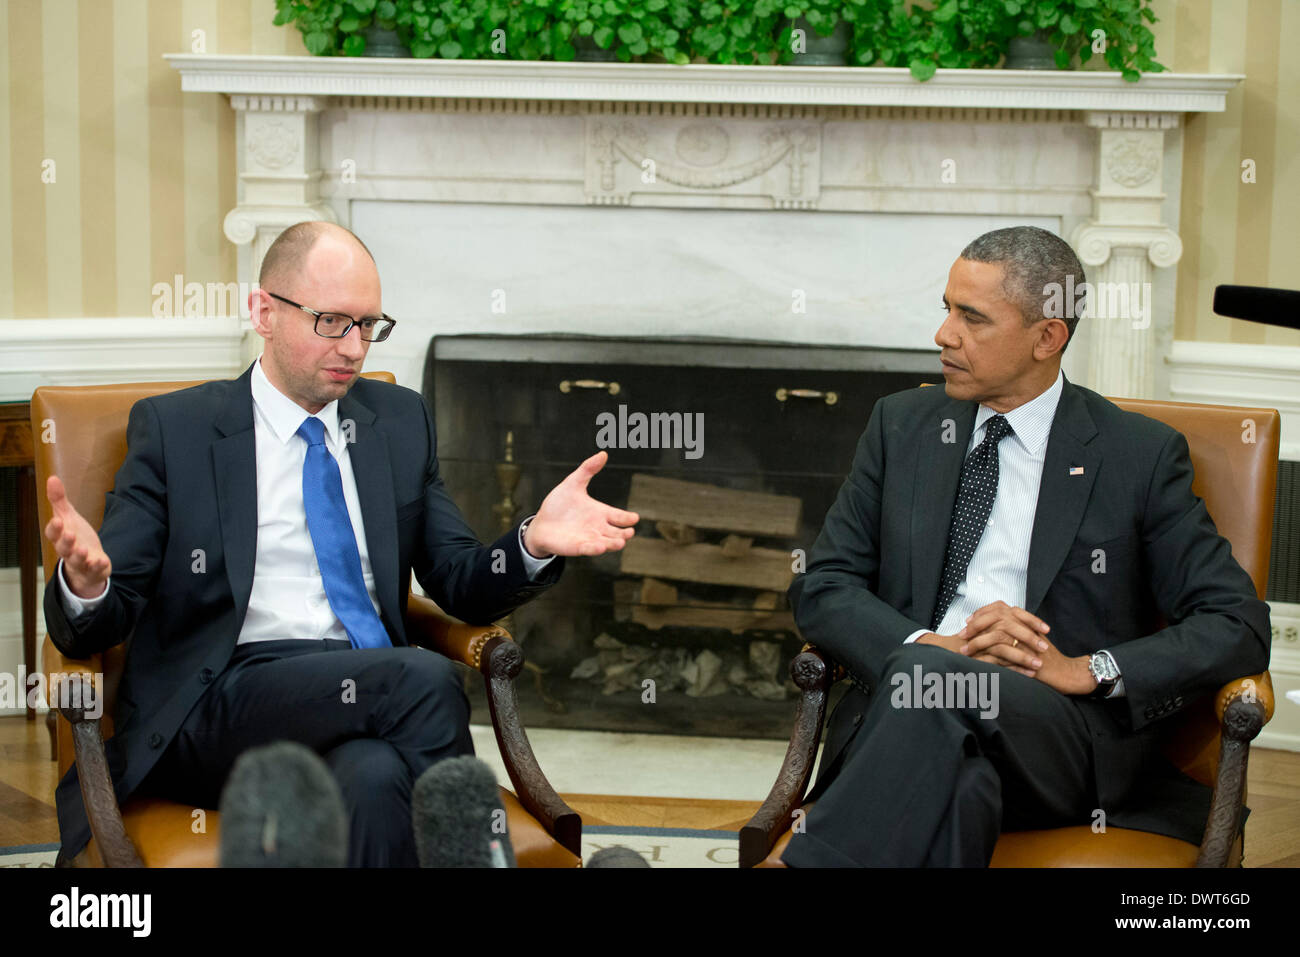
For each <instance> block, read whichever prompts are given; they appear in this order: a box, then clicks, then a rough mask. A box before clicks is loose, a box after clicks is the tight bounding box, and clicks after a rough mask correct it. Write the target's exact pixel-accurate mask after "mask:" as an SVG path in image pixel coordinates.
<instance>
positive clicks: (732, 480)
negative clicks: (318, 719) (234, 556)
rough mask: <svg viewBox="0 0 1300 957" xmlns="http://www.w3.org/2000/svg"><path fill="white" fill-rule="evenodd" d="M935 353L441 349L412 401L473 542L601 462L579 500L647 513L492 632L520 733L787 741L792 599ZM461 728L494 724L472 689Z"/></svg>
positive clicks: (539, 346)
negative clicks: (842, 493)
mask: <svg viewBox="0 0 1300 957" xmlns="http://www.w3.org/2000/svg"><path fill="white" fill-rule="evenodd" d="M936 366H937V362H936V361H935V359H934V356H933V355H931V354H928V353H921V352H911V351H889V350H867V349H829V348H825V347H799V346H792V345H770V344H752V343H735V342H725V343H724V342H717V341H704V340H701V341H689V342H683V341H663V340H644V339H641V340H624V339H595V338H557V337H527V338H509V337H493V336H453V337H443V338H438V339H435V340H434V342H433V344H432V345H431V347H430V350H429V356H428V360H427V362H426V367H425V375H424V393H425V397H426V400H427V401H428V402H429V404H430V408H431V409H432V410H433V413H434V416H435V421H436V423H437V428H438V441H439V461H440V465H441V468H442V475H443V478H444V480H445V481H446V483H447V488H448V490H449V492H450V493H451V495H452V497H453V498H454V499H455V500H456V502H457V504H458V505H459V506H460V507H461V509H462V511H463V512H464V513H465V517H466V520H467V521H468V522H469V523H470V525H471V526H472V527H473V528H474V530H475V532H476V534H477V535H478V537H479V539H480V540H482V541H490V540H492V539H494V538H496V537H497V536H498V535H500V534H501V532H502V531H504V530H506V529H508V528H509V527H510V526H511V525H512V524H513V523H515V522H516V521H518V519H519V518H520V517H522V516H523V515H526V514H528V513H529V512H531V511H533V510H535V509H536V508H537V506H538V504H540V502H541V499H542V498H543V497H544V496H545V494H546V492H547V491H549V490H550V489H551V488H552V487H554V486H555V485H556V484H557V483H558V482H559V481H561V480H562V479H563V478H564V476H565V475H567V474H568V473H569V472H570V471H572V470H573V469H574V468H575V467H576V466H577V465H578V463H580V462H581V461H582V460H583V459H585V458H587V457H588V456H589V455H591V454H592V453H593V452H595V451H597V450H599V449H600V448H606V449H607V450H608V452H609V456H610V458H609V463H608V464H607V465H606V467H605V469H604V470H603V471H602V472H601V473H600V474H599V475H597V476H596V478H595V479H594V480H593V481H592V483H591V487H590V491H591V494H592V495H593V496H595V497H596V498H599V499H601V500H602V501H605V502H609V503H610V504H613V505H618V506H620V507H624V508H628V509H630V510H632V511H635V512H637V513H638V514H639V515H640V516H641V521H640V524H639V525H638V526H637V533H636V535H635V537H634V538H633V539H632V540H631V541H630V542H629V543H628V544H627V546H626V547H625V548H624V549H623V550H622V551H620V552H613V553H610V554H607V555H603V556H600V557H597V558H572V559H568V561H567V565H566V568H565V571H564V575H563V578H562V579H561V581H560V583H559V584H558V585H556V586H555V587H554V588H552V589H550V590H549V591H547V592H546V593H545V594H544V595H543V596H541V597H540V598H538V599H537V600H535V601H533V602H530V603H529V604H527V605H525V606H524V607H522V608H520V609H518V610H517V611H516V612H515V613H514V614H513V615H512V616H511V617H510V619H509V620H508V621H506V622H503V624H504V625H505V626H506V627H507V628H508V629H509V630H510V632H511V634H512V635H514V637H515V639H516V640H517V641H519V642H520V644H521V645H522V646H523V649H524V652H525V656H526V658H527V661H528V665H527V671H526V672H525V673H524V675H523V676H522V677H521V679H520V680H519V682H517V685H518V691H519V698H520V707H521V710H522V713H523V719H524V721H525V725H526V726H529V727H565V728H582V729H595V730H603V731H646V732H660V733H674V734H706V735H723V736H729V737H773V738H784V737H787V736H788V734H789V727H790V720H791V714H792V708H793V703H792V702H793V698H794V697H795V688H794V685H793V683H792V682H791V681H790V680H789V675H788V666H789V662H790V659H791V658H792V657H793V656H794V655H795V654H797V653H798V651H799V648H800V646H801V644H802V642H801V640H800V638H799V636H798V632H797V629H796V628H795V624H794V619H793V617H792V615H791V612H790V607H789V604H788V602H787V600H786V594H785V593H786V589H787V588H788V587H789V585H790V583H791V581H793V578H794V575H795V574H797V571H798V569H799V568H800V567H801V566H800V562H801V556H802V554H804V553H806V552H807V550H808V549H809V548H810V547H811V545H812V542H813V540H814V539H815V538H816V535H817V532H818V530H819V529H820V526H821V522H822V518H823V517H824V515H825V513H826V510H827V509H828V508H829V507H830V505H831V503H832V502H833V501H834V498H835V495H836V493H837V491H838V489H839V486H840V484H841V482H842V481H843V478H844V476H845V475H846V474H847V472H848V469H849V465H850V463H851V461H852V458H853V453H854V449H855V447H856V444H857V440H858V437H859V435H860V434H861V432H862V429H863V428H864V427H865V425H866V421H867V418H868V416H869V414H870V411H871V407H872V405H873V404H874V403H875V401H876V400H877V399H878V398H880V397H881V396H883V395H887V394H889V393H890V392H895V391H898V390H900V389H905V388H911V387H914V386H915V385H917V384H918V383H919V382H922V381H930V382H934V381H940V380H941V377H940V376H939V375H937V373H936V372H935V368H936ZM468 688H469V691H470V700H471V703H472V705H473V707H474V716H473V720H476V721H482V720H486V719H487V711H486V708H487V705H486V701H485V699H484V698H483V695H482V690H481V689H482V686H481V684H480V683H478V682H470V683H469V685H468Z"/></svg>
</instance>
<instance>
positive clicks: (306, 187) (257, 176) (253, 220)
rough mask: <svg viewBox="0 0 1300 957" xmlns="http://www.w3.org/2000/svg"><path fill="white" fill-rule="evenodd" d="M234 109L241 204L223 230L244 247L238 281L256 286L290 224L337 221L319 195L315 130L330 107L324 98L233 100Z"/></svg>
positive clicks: (238, 97) (236, 97) (238, 96)
mask: <svg viewBox="0 0 1300 957" xmlns="http://www.w3.org/2000/svg"><path fill="white" fill-rule="evenodd" d="M230 105H231V107H233V108H234V110H235V114H236V116H235V149H236V154H237V158H238V159H237V162H238V171H239V185H238V189H237V196H238V201H239V203H238V205H237V206H236V207H235V208H234V209H232V210H231V211H230V212H229V213H227V214H226V219H225V222H224V223H223V224H222V228H223V229H224V231H225V234H226V238H227V239H229V240H230V241H231V242H232V243H234V244H235V245H236V246H238V247H239V280H240V282H246V283H248V284H249V285H252V284H253V283H254V282H255V281H256V280H257V273H258V270H260V269H261V267H262V257H263V256H265V255H266V250H267V247H269V246H270V245H271V243H272V242H273V241H274V240H275V237H276V236H278V235H279V234H280V233H281V232H282V231H283V230H284V228H285V227H286V226H292V225H293V224H294V223H300V222H302V221H303V220H306V219H324V220H328V221H330V222H334V221H335V216H334V211H333V210H332V209H331V208H330V207H329V205H328V204H327V203H324V202H322V201H321V196H320V178H321V170H320V151H319V149H318V148H317V134H316V127H317V121H318V119H319V117H320V113H321V111H322V110H324V109H325V108H326V107H327V106H328V105H329V104H328V99H327V98H326V97H319V96H246V95H243V94H235V95H232V96H231V97H230Z"/></svg>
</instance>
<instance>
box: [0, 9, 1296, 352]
mask: <svg viewBox="0 0 1300 957" xmlns="http://www.w3.org/2000/svg"><path fill="white" fill-rule="evenodd" d="M1153 8H1154V10H1155V12H1156V14H1157V15H1158V16H1159V17H1160V21H1161V22H1159V23H1157V24H1156V26H1155V32H1156V51H1157V55H1158V58H1159V59H1160V60H1161V62H1163V63H1164V64H1165V65H1166V66H1168V67H1170V68H1171V69H1174V70H1178V71H1183V72H1222V73H1244V74H1246V75H1247V77H1248V79H1247V80H1246V81H1245V82H1244V83H1243V84H1241V85H1240V86H1239V87H1238V88H1237V89H1236V90H1234V91H1233V92H1232V93H1231V94H1229V96H1228V109H1227V111H1226V112H1224V113H1215V114H1198V115H1195V116H1191V117H1190V118H1188V119H1187V121H1186V129H1185V156H1184V166H1183V177H1184V180H1183V182H1184V190H1183V201H1182V210H1181V220H1182V222H1181V233H1182V236H1183V241H1184V244H1185V252H1184V255H1183V260H1182V263H1181V264H1180V268H1179V283H1178V312H1177V320H1176V335H1177V336H1178V337H1179V338H1184V339H1200V340H1209V341H1234V342H1263V343H1270V344H1277V343H1285V344H1292V345H1300V333H1296V332H1287V331H1283V330H1273V329H1269V328H1266V327H1264V326H1257V325H1255V324H1252V323H1245V322H1238V321H1235V320H1230V319H1223V318H1220V317H1217V316H1215V315H1214V314H1213V312H1212V311H1211V308H1210V303H1211V298H1212V295H1213V289H1214V286H1215V285H1217V284H1219V283H1225V282H1238V283H1245V284H1253V285H1273V286H1283V287H1287V288H1296V287H1300V275H1297V272H1298V269H1297V267H1300V237H1298V236H1297V234H1296V232H1295V231H1294V227H1293V224H1294V223H1296V222H1298V221H1300V188H1297V187H1298V184H1297V176H1298V174H1300V167H1298V165H1297V164H1300V95H1298V94H1300V56H1297V55H1296V53H1295V52H1294V51H1296V50H1300V0H1155V2H1154V4H1153ZM274 13H275V4H274V0H7V2H6V3H0V84H3V85H4V89H3V91H0V317H15V318H28V317H42V316H116V315H122V316H142V315H148V314H149V313H150V309H151V306H152V295H151V289H152V287H153V284H154V283H155V282H160V281H162V282H170V281H171V277H172V276H173V275H174V274H176V273H182V274H184V276H185V278H186V280H187V281H198V282H209V281H211V282H226V281H231V280H234V279H235V255H234V247H233V246H231V244H230V243H229V242H227V241H226V239H225V237H224V236H223V235H222V232H221V221H222V218H223V217H224V216H225V214H226V212H227V211H228V210H229V209H230V208H231V207H232V206H233V205H234V203H235V189H234V114H233V113H232V112H231V110H230V107H229V105H228V103H227V101H226V99H225V98H224V97H219V96H213V95H212V94H207V93H186V94H183V93H181V92H180V78H179V75H178V74H177V73H176V72H175V71H174V70H172V69H171V68H170V67H169V66H167V64H166V63H165V62H164V61H163V59H162V54H164V53H176V52H182V51H188V50H191V49H192V48H193V44H194V37H193V31H195V30H203V31H204V40H205V43H206V50H207V52H210V53H262V54H286V53H289V54H304V55H305V51H304V50H303V47H302V42H301V39H300V37H299V34H298V31H297V30H296V29H292V28H290V29H286V28H283V27H276V26H272V24H271V19H272V17H273V16H274ZM1286 50H1290V51H1293V52H1292V53H1291V54H1290V55H1286V56H1284V55H1283V51H1286ZM6 64H7V69H5V68H4V66H3V65H6ZM1245 158H1251V159H1254V160H1255V164H1256V176H1257V182H1256V183H1255V184H1252V185H1248V184H1243V183H1242V182H1241V165H1240V164H1241V161H1242V159H1245ZM46 160H53V161H54V163H55V167H54V173H55V182H53V183H50V184H45V183H42V180H41V174H42V164H43V163H44V162H45V161H46ZM4 184H8V189H5V188H4Z"/></svg>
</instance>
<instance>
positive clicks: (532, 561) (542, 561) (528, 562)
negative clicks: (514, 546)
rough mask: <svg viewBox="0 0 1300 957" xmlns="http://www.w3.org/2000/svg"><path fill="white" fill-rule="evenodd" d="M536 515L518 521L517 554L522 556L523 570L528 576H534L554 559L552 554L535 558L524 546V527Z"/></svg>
mask: <svg viewBox="0 0 1300 957" xmlns="http://www.w3.org/2000/svg"><path fill="white" fill-rule="evenodd" d="M536 517H537V516H536V515H529V516H528V517H527V518H526V519H524V520H523V521H522V522H520V523H519V554H520V555H522V556H524V571H525V572H527V573H528V577H529V578H536V577H537V574H538V572H540V571H541V570H542V569H543V568H545V567H546V566H547V565H549V564H550V563H551V562H553V561H554V560H555V556H554V555H552V556H551V557H550V558H535V557H534V556H532V555H530V554H528V549H526V548H524V529H525V528H527V527H528V523H529V522H531V521H532V520H533V519H534V518H536Z"/></svg>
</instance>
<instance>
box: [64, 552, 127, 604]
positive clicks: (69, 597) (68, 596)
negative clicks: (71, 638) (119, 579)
mask: <svg viewBox="0 0 1300 957" xmlns="http://www.w3.org/2000/svg"><path fill="white" fill-rule="evenodd" d="M56 570H57V572H58V575H59V596H60V598H62V600H63V611H64V614H66V615H67V616H68V617H69V618H80V617H81V616H82V615H88V614H90V613H91V612H92V611H94V610H95V609H96V608H98V607H99V606H100V604H101V603H102V602H103V601H104V596H105V595H107V594H108V586H109V584H110V583H111V582H112V581H113V577H112V576H111V575H110V576H109V578H108V580H107V581H105V582H104V590H103V591H102V592H100V593H99V594H98V595H96V596H95V597H94V598H78V597H77V596H76V595H74V594H73V593H72V587H71V586H70V585H69V584H68V579H67V578H66V577H65V576H64V574H63V559H61V558H60V559H59V567H58V568H57V569H56Z"/></svg>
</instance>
